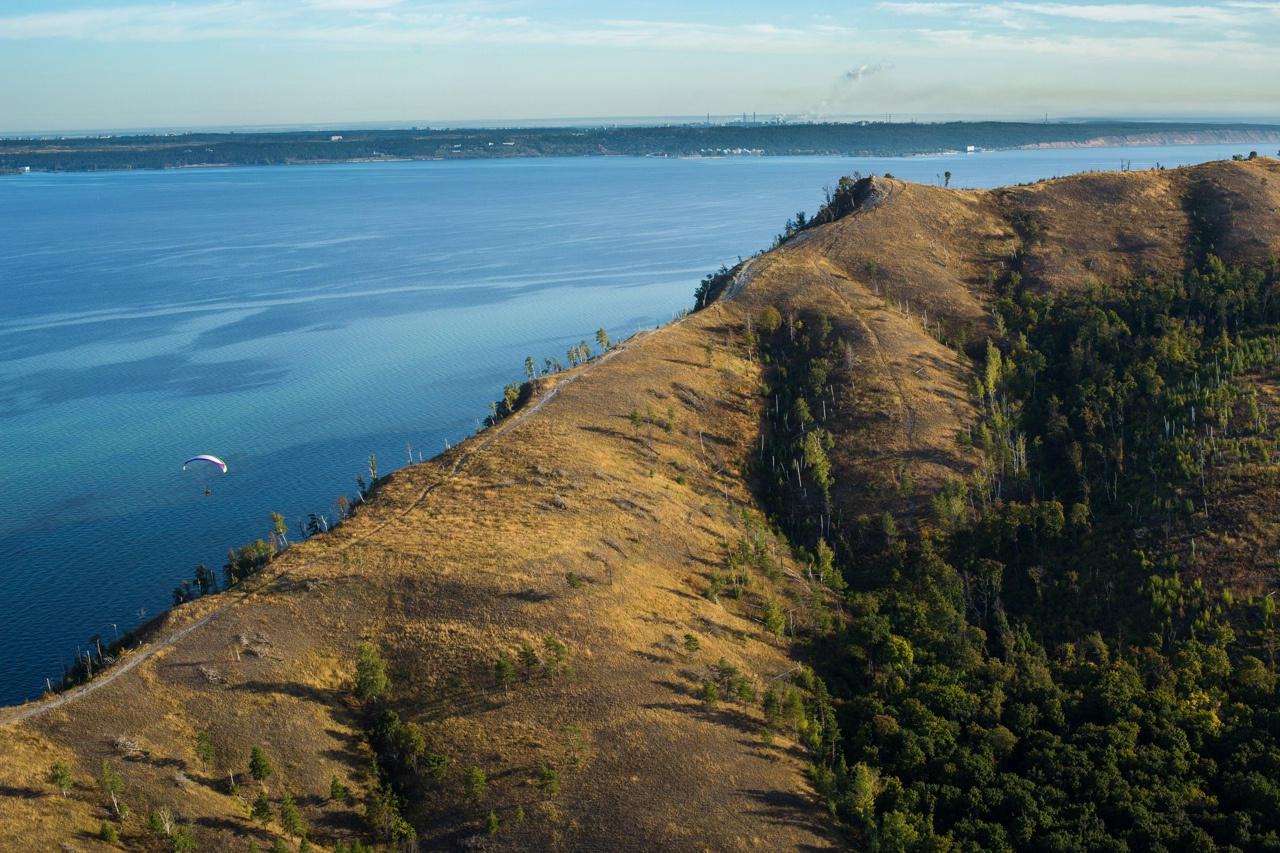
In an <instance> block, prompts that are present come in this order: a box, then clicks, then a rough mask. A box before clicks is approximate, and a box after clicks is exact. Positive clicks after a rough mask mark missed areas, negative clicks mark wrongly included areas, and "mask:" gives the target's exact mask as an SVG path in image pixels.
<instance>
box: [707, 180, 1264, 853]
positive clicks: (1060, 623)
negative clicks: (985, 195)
mask: <svg viewBox="0 0 1280 853" xmlns="http://www.w3.org/2000/svg"><path fill="white" fill-rule="evenodd" d="M842 191H843V192H845V193H849V192H852V191H853V186H852V184H851V182H850V183H849V185H847V186H843V187H842ZM839 202H840V196H839V195H838V196H837V198H836V199H835V200H834V203H837V204H838V203H839ZM1012 224H1013V225H1014V227H1015V228H1016V229H1017V230H1018V232H1019V234H1020V235H1021V237H1022V241H1023V247H1024V248H1023V251H1025V250H1026V249H1027V248H1030V247H1034V246H1035V244H1036V242H1037V241H1038V240H1041V239H1043V236H1044V235H1043V234H1042V232H1041V231H1040V229H1039V226H1037V224H1036V223H1035V222H1034V221H1029V220H1028V221H1015V222H1013V223H1012ZM1212 238H1213V235H1212V233H1210V231H1209V229H1208V228H1207V226H1206V228H1205V229H1204V232H1203V233H1202V234H1201V235H1200V239H1199V241H1198V243H1197V245H1196V246H1195V247H1193V248H1194V250H1195V255H1196V258H1197V260H1195V261H1193V263H1192V269H1191V270H1190V271H1188V272H1185V273H1174V272H1171V273H1169V274H1167V275H1163V276H1158V277H1154V276H1153V277H1145V278H1140V279H1135V280H1132V281H1128V282H1124V283H1123V285H1122V286H1114V287H1113V286H1108V285H1106V284H1104V283H1101V282H1098V281H1092V280H1091V281H1086V282H1085V284H1084V286H1083V287H1082V289H1081V290H1079V291H1078V292H1071V293H1046V292H1041V291H1038V290H1037V289H1036V288H1035V287H1033V286H1031V285H1029V284H1028V282H1026V281H1025V280H1024V279H1023V277H1022V275H1021V272H1020V267H1021V263H1020V261H1021V252H1020V253H1019V254H1018V255H1016V256H1015V257H1012V258H1011V259H1010V261H1009V262H1008V263H1007V264H1004V265H1002V268H1000V269H993V270H992V272H991V277H990V281H989V284H990V287H991V290H992V292H993V294H994V295H995V297H996V299H997V302H996V311H995V318H996V319H995V329H994V332H993V333H992V334H991V335H990V336H989V337H986V338H982V339H977V338H974V339H970V340H968V341H965V340H964V336H963V335H962V334H960V333H959V331H958V330H956V334H954V336H953V337H950V338H949V337H947V331H946V330H945V329H943V330H942V331H941V332H940V333H939V335H940V338H941V339H942V340H943V342H944V343H948V344H951V345H953V346H955V347H956V349H957V350H958V351H959V352H960V354H961V356H962V357H963V358H965V359H967V360H968V361H969V363H970V364H971V365H972V367H973V370H972V371H971V373H972V374H973V376H974V380H973V387H972V389H971V392H970V393H971V394H972V397H973V400H974V401H975V402H976V403H977V404H978V405H979V407H980V411H981V416H980V418H979V419H978V420H977V422H975V423H973V424H971V425H969V426H968V427H966V428H965V429H962V430H961V431H960V433H959V434H958V435H957V436H956V441H957V443H958V444H959V445H960V446H961V447H963V448H965V449H966V450H968V449H969V448H974V449H975V450H977V451H980V452H981V453H980V455H981V458H982V462H981V464H980V466H979V468H978V470H977V471H976V472H975V473H974V474H973V476H971V477H969V478H965V479H959V478H956V479H952V480H951V481H949V482H947V483H946V485H945V486H944V487H943V488H941V489H940V490H938V491H937V492H936V493H935V494H921V493H917V492H916V491H914V490H913V488H912V486H911V484H910V482H909V479H908V478H906V477H903V478H902V481H901V484H900V486H899V490H898V493H897V494H894V495H881V494H872V493H870V492H869V491H868V492H866V493H865V494H862V495H858V496H857V497H856V498H855V499H849V498H848V496H849V495H850V494H855V493H856V492H857V489H856V488H854V487H852V486H850V487H849V488H847V489H845V490H843V491H840V490H838V489H837V488H836V486H837V481H838V478H839V476H840V474H839V470H840V466H839V464H838V460H839V459H840V458H842V454H843V453H847V452H850V451H849V446H850V445H851V444H852V443H853V442H854V441H855V439H856V438H857V435H858V429H859V425H860V424H863V423H864V422H865V413H864V412H862V411H860V409H859V403H858V398H857V397H856V396H855V395H853V394H852V393H847V392H846V391H845V390H844V389H846V388H849V387H851V385H852V384H853V382H854V380H855V379H856V377H854V376H853V375H852V374H850V373H849V371H848V370H847V368H846V366H845V365H846V360H845V345H844V342H843V340H842V339H841V333H840V330H839V328H837V327H835V326H834V325H833V324H832V322H831V321H830V320H829V319H828V318H827V317H823V316H795V315H788V316H786V317H785V318H784V316H783V314H782V313H781V312H780V311H778V310H776V309H773V308H766V309H765V310H764V311H763V312H760V313H759V314H758V316H757V317H755V319H754V321H753V322H752V323H749V324H748V326H747V328H746V329H745V330H744V331H745V332H746V333H747V334H748V335H749V336H752V337H753V338H754V340H755V342H756V343H757V344H758V348H759V352H760V355H761V357H762V359H763V360H764V361H765V363H766V364H767V370H766V376H767V377H768V387H767V389H766V393H765V397H766V399H767V409H766V415H765V421H766V423H765V432H766V435H767V436H768V439H767V446H766V447H765V448H764V450H763V452H762V453H761V460H760V461H758V462H756V463H754V466H755V470H754V471H753V472H752V473H753V478H754V481H755V483H756V488H757V490H758V491H759V493H760V494H761V495H762V497H763V498H764V500H765V503H766V505H767V506H768V507H769V509H770V512H771V519H772V521H773V523H774V524H775V525H776V526H777V528H778V529H779V530H780V531H781V532H783V533H785V534H786V535H787V536H788V537H789V538H790V540H791V542H792V543H793V547H795V549H796V551H797V553H798V554H799V555H800V557H801V559H802V560H803V561H806V562H807V563H808V564H809V567H810V572H809V575H810V577H811V578H812V584H813V590H814V595H815V596H820V595H824V594H825V595H832V596H835V597H836V598H837V600H838V601H839V602H840V608H841V609H842V610H843V613H844V615H843V618H837V619H832V620H828V621H826V622H825V623H823V622H819V623H815V624H814V625H812V626H811V627H810V629H809V630H808V632H807V635H805V636H803V638H802V639H803V640H805V641H807V642H808V644H809V648H808V654H809V655H811V660H812V663H813V670H814V671H813V672H808V671H807V670H806V672H805V673H804V674H803V676H802V677H801V678H798V679H797V683H796V684H795V685H794V686H792V687H789V688H788V689H787V690H785V691H783V692H782V693H779V691H777V690H775V691H772V693H773V695H772V696H768V695H767V696H766V697H765V715H766V718H767V719H769V720H770V721H771V722H772V723H773V724H774V725H775V726H777V727H779V728H781V729H787V730H790V731H792V732H793V733H794V734H795V735H797V736H798V737H799V738H800V739H802V740H803V741H804V742H805V743H806V745H807V746H808V748H809V751H810V756H811V760H812V768H811V773H812V777H813V781H814V784H815V786H816V788H817V789H818V791H819V792H820V793H821V795H822V797H823V798H824V799H825V800H826V802H827V804H828V805H829V808H830V810H831V812H832V814H833V815H834V816H835V818H836V819H837V820H838V821H839V823H840V824H841V826H842V828H843V829H844V830H845V831H846V832H847V834H848V835H849V837H850V840H851V841H852V842H853V843H854V845H855V846H856V847H857V848H859V849H867V850H877V851H880V850H883V851H891V850H892V851H945V850H956V851H1005V850H1020V851H1021V850H1025V851H1069V850H1070V851H1075V850H1082V851H1083V850H1097V851H1175V850H1176V851H1183V850H1215V849H1220V850H1232V851H1237V850H1238V851H1264V850H1280V708H1278V707H1277V703H1276V693H1275V683H1276V671H1275V669H1276V651H1277V648H1280V643H1278V642H1277V639H1278V636H1277V633H1276V631H1275V625H1274V620H1275V609H1276V608H1275V599H1274V598H1273V597H1272V596H1271V595H1270V594H1268V593H1267V592H1266V591H1265V589H1264V586H1263V584H1262V582H1261V580H1259V579H1258V578H1254V577H1251V576H1250V575H1249V573H1248V572H1247V571H1246V569H1247V568H1248V567H1247V566H1243V565H1233V564H1232V562H1231V560H1230V559H1224V558H1223V557H1222V556H1221V555H1220V554H1216V555H1215V553H1208V552H1206V551H1205V549H1204V548H1203V547H1201V548H1200V549H1197V539H1200V540H1201V543H1202V545H1203V542H1204V538H1205V536H1206V535H1207V534H1206V531H1207V530H1208V529H1210V528H1211V527H1213V526H1218V527H1221V526H1222V525H1223V524H1227V523H1229V522H1230V516H1232V515H1233V513H1235V512H1236V511H1237V510H1238V504H1239V502H1240V501H1242V500H1244V501H1249V500H1253V501H1261V502H1262V505H1263V506H1265V505H1267V504H1268V502H1270V505H1274V501H1273V500H1270V499H1269V498H1268V497H1267V496H1268V495H1270V496H1271V498H1274V496H1275V494H1276V485H1277V468H1276V465H1275V462H1276V461H1280V422H1277V419H1276V417H1275V413H1274V412H1273V411H1272V410H1271V409H1270V407H1269V406H1268V404H1267V399H1266V396H1265V395H1263V394H1260V393H1259V386H1260V384H1261V383H1263V382H1266V381H1268V380H1270V379H1272V378H1274V377H1275V376H1276V375H1277V371H1278V367H1277V366H1278V365H1280V337H1278V335H1280V325H1278V324H1280V304H1278V303H1277V300H1276V299H1275V298H1273V293H1274V291H1275V288H1276V284H1277V281H1278V280H1280V261H1278V260H1276V259H1274V258H1273V259H1272V260H1271V262H1270V263H1269V264H1268V265H1266V266H1265V267H1264V268H1258V269H1241V268H1234V267H1228V266H1226V265H1224V264H1223V263H1222V262H1221V261H1220V260H1219V259H1218V258H1217V257H1215V256H1214V255H1213V253H1212V243H1213V239H1212ZM705 289H707V283H704V290H705ZM704 297H705V294H704ZM784 310H785V309H784ZM846 374H848V375H846ZM820 412H821V414H819V413H820ZM837 493H839V494H840V495H841V496H844V500H843V505H842V502H841V500H840V499H838V498H837V497H836V495H837ZM867 506H876V507H884V510H883V512H880V511H879V510H878V509H877V511H874V512H867V511H865V507H867ZM1269 547H1274V545H1273V544H1272V545H1271V546H1269ZM792 694H794V696H795V697H796V698H792ZM781 701H791V703H792V705H793V706H795V705H797V704H798V706H799V707H793V708H792V710H791V712H790V713H789V714H787V713H783V711H784V710H785V708H784V706H782V705H780V702H781Z"/></svg>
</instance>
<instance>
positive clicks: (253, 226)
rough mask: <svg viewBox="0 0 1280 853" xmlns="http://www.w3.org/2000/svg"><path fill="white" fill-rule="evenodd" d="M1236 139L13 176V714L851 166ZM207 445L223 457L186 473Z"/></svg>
mask: <svg viewBox="0 0 1280 853" xmlns="http://www.w3.org/2000/svg"><path fill="white" fill-rule="evenodd" d="M1239 148H1240V146H1184V147H1179V148H1142V149H1124V150H1115V149H1082V150H1049V151H1017V152H998V153H984V154H976V155H946V156H938V157H920V158H910V159H889V160H876V159H861V160H855V159H848V158H742V159H725V160H642V159H629V158H593V159H568V160H512V161H494V162H482V161H471V162H457V163H376V164H374V163H370V164H351V165H328V166H290V167H260V168H243V169H204V170H201V169H191V170H178V171H165V172H111V173H98V174H59V175H42V174H28V175H23V176H16V177H5V178H0V500H3V507H4V511H3V512H0V648H2V649H4V650H5V653H4V654H3V655H0V703H8V702H14V701H20V700H22V699H24V698H30V697H33V696H35V695H37V694H38V693H39V692H40V691H41V690H43V689H44V686H45V679H46V678H47V677H48V678H52V679H54V680H55V681H56V680H57V678H58V677H59V676H60V675H61V673H62V667H63V664H64V663H67V662H69V661H70V660H72V659H73V658H74V656H75V655H76V653H77V647H85V646H86V645H87V644H88V642H89V641H90V639H91V638H92V637H93V636H94V635H101V636H102V637H104V638H106V639H110V638H112V637H113V636H115V633H116V631H120V632H123V631H124V630H125V629H126V628H127V627H130V626H132V625H134V624H136V623H138V622H139V621H140V620H142V619H143V618H145V617H148V616H151V615H154V614H155V613H157V612H160V611H161V610H163V609H164V608H165V607H166V606H167V605H168V603H169V602H170V601H171V597H170V594H169V590H171V589H172V588H173V587H174V586H175V585H176V584H178V583H180V582H181V580H182V579H183V578H190V577H191V576H192V573H193V570H194V568H195V566H196V564H197V563H205V564H207V565H209V566H212V567H215V568H218V569H219V570H220V568H221V566H222V564H223V562H225V554H226V551H227V548H228V547H229V546H231V545H239V544H243V543H244V542H246V541H249V540H251V539H255V538H258V537H265V536H266V535H267V533H268V530H269V514H270V513H271V512H273V511H275V512H281V513H283V514H284V515H285V516H286V518H288V519H289V520H290V522H291V526H292V527H294V528H295V531H294V532H295V537H296V526H297V521H296V519H298V518H299V517H305V516H306V514H307V513H311V512H329V513H330V514H331V512H332V511H331V504H332V501H333V499H334V498H335V497H337V496H338V495H339V494H343V493H346V494H353V493H354V491H355V477H356V475H357V474H361V473H365V472H366V470H367V466H368V457H369V454H370V453H376V454H377V456H378V460H379V469H380V473H385V472H387V471H389V470H391V469H393V468H395V467H399V466H401V465H404V464H405V463H406V462H407V461H408V450H407V447H408V446H412V448H413V453H414V456H415V457H417V455H418V454H419V453H421V454H422V456H423V457H424V458H426V457H429V456H431V455H434V454H435V453H437V452H439V451H440V450H442V449H443V448H444V442H445V441H446V440H448V441H450V442H453V441H456V440H458V439H460V438H462V437H464V436H465V435H467V434H469V433H471V432H474V430H475V426H476V418H477V417H483V415H484V414H485V413H487V411H488V402H487V401H488V400H490V399H493V398H496V397H498V396H500V394H501V389H502V385H503V383H505V382H508V381H511V380H513V379H517V378H520V377H522V376H523V363H524V358H525V356H527V355H531V356H533V357H534V358H535V360H537V362H538V363H539V364H542V360H543V358H545V357H550V356H558V357H559V358H560V359H561V360H562V361H563V360H564V353H565V350H566V349H567V348H568V347H569V346H572V345H573V344H575V343H577V342H578V341H580V340H584V339H585V340H587V341H589V342H590V343H591V344H592V346H594V333H595V330H596V329H598V328H600V327H604V328H606V329H607V330H608V331H609V334H610V335H611V336H612V337H613V338H615V339H620V338H623V337H625V336H626V335H627V334H628V333H630V332H634V331H635V330H636V329H637V328H638V327H641V326H646V327H652V326H653V325H655V324H657V323H660V322H664V321H666V320H669V319H670V318H671V317H672V313H673V312H674V311H678V310H679V309H681V308H683V307H687V306H689V305H690V303H691V302H692V293H693V289H694V287H695V286H696V284H697V281H698V279H700V278H701V277H702V276H703V275H704V274H705V273H707V272H710V271H712V270H713V269H714V268H716V267H718V266H719V265H720V264H721V263H726V264H729V265H732V264H733V263H734V262H735V261H736V260H737V258H738V257H739V256H745V255H748V254H750V253H752V252H754V251H756V250H757V249H759V248H761V247H763V246H766V245H767V244H768V243H769V242H770V241H771V240H772V237H773V235H774V234H776V233H777V232H778V231H780V230H781V228H782V225H783V223H784V222H785V221H786V220H787V219H788V218H789V217H790V216H792V215H793V214H794V213H795V212H796V211H798V210H806V211H809V212H810V213H812V212H813V211H815V210H816V209H817V207H818V205H819V203H820V202H821V199H822V187H823V186H824V185H828V184H830V185H834V183H835V182H836V180H838V178H839V177H840V176H841V175H843V174H848V173H851V172H853V171H854V170H859V171H861V172H863V173H864V174H870V173H873V172H874V173H879V174H883V173H884V172H886V171H889V172H892V173H893V174H894V175H895V176H897V177H903V178H908V179H911V180H918V181H922V182H935V181H937V180H940V179H939V178H938V176H940V175H941V174H942V173H943V172H944V171H950V172H951V173H952V178H951V184H952V186H961V187H963V186H969V187H982V186H996V185H1001V184H1007V183H1017V182H1025V181H1033V180H1036V179H1039V178H1043V177H1052V176H1054V175H1061V174H1069V173H1072V172H1078V171H1084V170H1089V169H1117V168H1120V166H1121V164H1122V162H1123V161H1125V160H1127V161H1129V162H1130V164H1131V165H1132V168H1135V169H1137V168H1146V167H1149V166H1151V165H1153V164H1154V163H1156V162H1162V163H1164V164H1165V165H1176V164H1179V163H1192V162H1201V161H1204V160H1209V159H1215V158H1221V157H1225V156H1229V155H1230V154H1233V153H1238V149H1239ZM1239 153H1243V152H1239ZM196 453H214V454H217V455H219V456H221V457H222V458H223V459H225V460H226V462H227V463H228V466H229V467H228V473H227V474H226V475H225V476H223V475H216V476H215V475H212V474H210V473H208V472H207V471H204V472H199V473H195V472H192V471H191V470H190V469H189V470H188V472H183V471H182V470H181V467H182V461H183V460H184V459H186V458H187V457H189V456H191V455H193V454H196ZM206 486H208V487H209V488H210V489H211V491H212V494H210V495H208V496H206V495H205V494H204V489H205V487H206ZM220 573H221V572H220V571H219V574H220Z"/></svg>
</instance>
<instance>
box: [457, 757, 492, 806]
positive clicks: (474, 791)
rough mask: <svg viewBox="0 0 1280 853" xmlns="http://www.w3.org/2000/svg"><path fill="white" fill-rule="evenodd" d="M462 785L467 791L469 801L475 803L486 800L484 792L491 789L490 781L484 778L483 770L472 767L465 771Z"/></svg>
mask: <svg viewBox="0 0 1280 853" xmlns="http://www.w3.org/2000/svg"><path fill="white" fill-rule="evenodd" d="M462 784H463V790H465V791H466V794H467V799H468V800H470V801H471V802H473V803H479V802H480V801H481V800H482V799H484V792H485V790H487V789H488V787H489V780H487V779H486V778H485V777H484V771H483V770H481V769H480V768H479V767H476V766H475V765H472V766H470V767H468V768H467V769H466V770H464V771H463V775H462Z"/></svg>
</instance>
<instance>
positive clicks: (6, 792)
mask: <svg viewBox="0 0 1280 853" xmlns="http://www.w3.org/2000/svg"><path fill="white" fill-rule="evenodd" d="M45 796H52V793H46V792H45V791H41V790H40V789H39V788H19V787H17V786H15V785H0V797H19V798H21V799H24V800H34V799H37V798H39V797H45Z"/></svg>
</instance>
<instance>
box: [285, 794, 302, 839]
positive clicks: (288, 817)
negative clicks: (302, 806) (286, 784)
mask: <svg viewBox="0 0 1280 853" xmlns="http://www.w3.org/2000/svg"><path fill="white" fill-rule="evenodd" d="M280 828H281V829H283V830H284V831H285V832H287V833H288V834H289V835H293V836H295V837H296V836H302V835H305V834H306V830H305V829H304V828H303V826H302V815H301V814H299V813H298V804H297V802H296V801H295V800H294V799H293V794H290V793H289V792H288V791H285V792H284V796H283V797H281V799H280Z"/></svg>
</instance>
